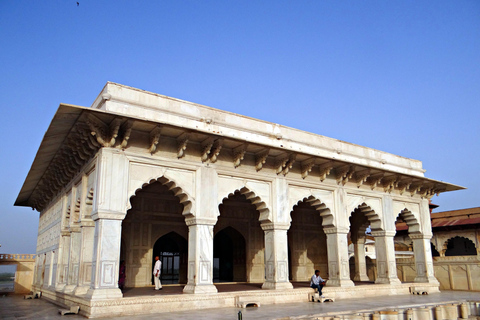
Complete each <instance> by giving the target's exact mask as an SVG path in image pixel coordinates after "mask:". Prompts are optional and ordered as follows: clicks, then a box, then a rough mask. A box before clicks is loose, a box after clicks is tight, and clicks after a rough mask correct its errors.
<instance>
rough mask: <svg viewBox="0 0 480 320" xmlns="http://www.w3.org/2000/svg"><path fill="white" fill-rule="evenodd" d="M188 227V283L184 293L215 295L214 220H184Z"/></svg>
mask: <svg viewBox="0 0 480 320" xmlns="http://www.w3.org/2000/svg"><path fill="white" fill-rule="evenodd" d="M185 222H186V223H187V226H188V282H187V285H186V286H185V288H183V292H184V293H198V294H205V293H216V292H217V288H216V287H215V286H214V285H213V226H214V225H215V223H216V222H217V220H216V219H207V218H203V219H201V218H189V219H185Z"/></svg>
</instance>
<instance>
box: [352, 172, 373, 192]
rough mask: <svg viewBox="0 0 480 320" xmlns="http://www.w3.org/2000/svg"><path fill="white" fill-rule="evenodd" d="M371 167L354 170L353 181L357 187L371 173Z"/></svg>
mask: <svg viewBox="0 0 480 320" xmlns="http://www.w3.org/2000/svg"><path fill="white" fill-rule="evenodd" d="M371 171H372V170H371V169H364V170H360V171H356V172H355V182H356V183H357V188H360V186H361V185H363V184H364V183H365V181H367V179H368V177H369V176H370V174H371Z"/></svg>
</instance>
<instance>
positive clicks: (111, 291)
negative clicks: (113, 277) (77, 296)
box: [85, 288, 123, 300]
mask: <svg viewBox="0 0 480 320" xmlns="http://www.w3.org/2000/svg"><path fill="white" fill-rule="evenodd" d="M85 297H86V298H87V299H89V300H105V299H121V298H123V294H122V291H121V290H120V289H118V288H108V289H92V288H90V289H88V292H87V294H86V295H85Z"/></svg>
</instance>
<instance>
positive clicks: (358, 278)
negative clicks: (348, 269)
mask: <svg viewBox="0 0 480 320" xmlns="http://www.w3.org/2000/svg"><path fill="white" fill-rule="evenodd" d="M353 281H370V278H368V276H367V275H366V274H365V275H359V274H356V275H355V277H354V278H353Z"/></svg>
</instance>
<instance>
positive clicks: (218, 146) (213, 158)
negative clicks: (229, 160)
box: [210, 139, 223, 163]
mask: <svg viewBox="0 0 480 320" xmlns="http://www.w3.org/2000/svg"><path fill="white" fill-rule="evenodd" d="M222 146H223V139H217V140H215V142H214V143H213V146H212V150H211V151H210V162H211V163H215V162H217V158H218V155H219V154H220V150H222Z"/></svg>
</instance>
